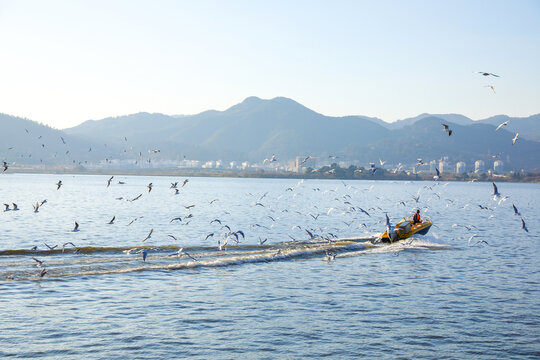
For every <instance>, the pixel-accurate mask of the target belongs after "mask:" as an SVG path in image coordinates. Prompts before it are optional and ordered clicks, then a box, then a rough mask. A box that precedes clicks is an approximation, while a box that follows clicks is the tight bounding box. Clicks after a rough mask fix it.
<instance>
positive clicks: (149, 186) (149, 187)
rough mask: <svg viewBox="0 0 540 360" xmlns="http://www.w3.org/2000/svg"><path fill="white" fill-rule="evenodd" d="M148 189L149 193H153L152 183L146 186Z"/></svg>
mask: <svg viewBox="0 0 540 360" xmlns="http://www.w3.org/2000/svg"><path fill="white" fill-rule="evenodd" d="M146 187H147V188H148V192H150V191H152V183H150V184H148V185H146Z"/></svg>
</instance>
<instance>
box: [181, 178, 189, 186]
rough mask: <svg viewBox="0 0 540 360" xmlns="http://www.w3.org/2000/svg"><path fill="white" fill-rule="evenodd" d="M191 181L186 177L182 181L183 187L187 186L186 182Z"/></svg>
mask: <svg viewBox="0 0 540 360" xmlns="http://www.w3.org/2000/svg"><path fill="white" fill-rule="evenodd" d="M188 182H189V179H186V180H184V181H183V182H182V187H184V186H186V184H187V183H188Z"/></svg>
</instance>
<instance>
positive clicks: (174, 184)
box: [169, 181, 178, 189]
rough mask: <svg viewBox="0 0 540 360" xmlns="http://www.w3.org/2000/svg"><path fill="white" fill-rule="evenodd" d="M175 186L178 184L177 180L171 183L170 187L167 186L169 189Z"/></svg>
mask: <svg viewBox="0 0 540 360" xmlns="http://www.w3.org/2000/svg"><path fill="white" fill-rule="evenodd" d="M177 186H178V181H176V182H173V183H171V187H169V189H176V187H177Z"/></svg>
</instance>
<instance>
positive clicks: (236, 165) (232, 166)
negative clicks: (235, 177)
mask: <svg viewBox="0 0 540 360" xmlns="http://www.w3.org/2000/svg"><path fill="white" fill-rule="evenodd" d="M229 167H230V168H231V169H236V168H237V167H238V163H237V162H236V161H231V162H230V163H229Z"/></svg>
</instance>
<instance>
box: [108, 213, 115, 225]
mask: <svg viewBox="0 0 540 360" xmlns="http://www.w3.org/2000/svg"><path fill="white" fill-rule="evenodd" d="M114 219H116V215H114V216H113V217H112V219H111V220H110V221H109V222H108V223H107V224H109V225H112V224H114Z"/></svg>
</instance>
